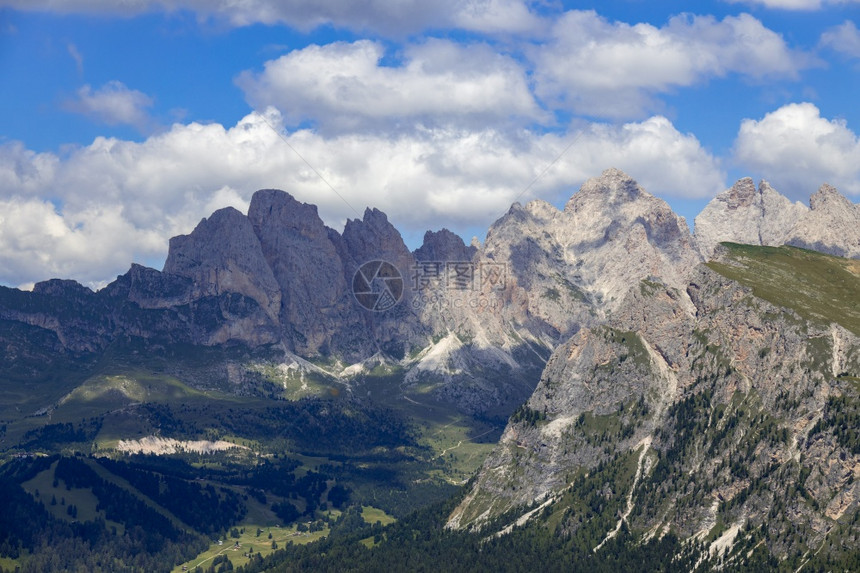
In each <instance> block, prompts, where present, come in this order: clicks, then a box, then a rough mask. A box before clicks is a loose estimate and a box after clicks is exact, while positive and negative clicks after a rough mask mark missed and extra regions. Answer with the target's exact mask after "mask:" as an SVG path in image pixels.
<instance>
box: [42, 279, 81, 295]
mask: <svg viewBox="0 0 860 573" xmlns="http://www.w3.org/2000/svg"><path fill="white" fill-rule="evenodd" d="M33 293H35V294H42V295H46V296H56V297H66V298H78V297H86V296H90V295H92V294H93V291H92V290H90V289H88V288H87V287H85V286H84V285H82V284H81V283H79V282H78V281H73V280H68V279H51V280H47V281H42V282H39V283H36V284H35V285H34V286H33Z"/></svg>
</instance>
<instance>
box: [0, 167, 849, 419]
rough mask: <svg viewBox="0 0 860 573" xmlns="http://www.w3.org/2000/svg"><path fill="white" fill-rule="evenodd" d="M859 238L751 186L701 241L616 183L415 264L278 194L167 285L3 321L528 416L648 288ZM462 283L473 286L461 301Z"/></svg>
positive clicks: (24, 296) (224, 216) (399, 250)
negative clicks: (270, 354) (755, 257)
mask: <svg viewBox="0 0 860 573" xmlns="http://www.w3.org/2000/svg"><path fill="white" fill-rule="evenodd" d="M858 223H860V208H858V207H857V206H855V205H853V204H852V203H851V202H850V201H848V200H847V199H845V198H844V197H842V196H841V195H839V193H838V192H837V191H836V190H835V189H833V188H832V187H829V186H826V185H825V186H823V187H822V188H821V189H820V190H819V191H818V193H816V194H815V195H814V196H813V198H812V200H811V208H809V209H807V208H806V207H804V206H802V205H800V204H792V203H791V202H790V201H788V200H787V199H785V198H784V197H782V196H781V195H779V194H778V193H777V192H776V191H774V190H773V189H772V188H771V187H770V186H769V185H768V184H767V183H766V182H762V184H761V186H760V187H759V189H758V190H756V189H755V187H754V186H753V184H752V181H751V180H749V179H743V180H741V181H739V182H738V183H736V184H735V185H734V186H733V187H732V188H731V189H729V190H727V191H725V192H724V193H722V194H720V195H719V196H717V197H716V198H715V199H714V200H713V201H711V203H710V204H709V205H708V206H707V207H706V208H705V210H704V211H703V212H702V214H701V215H699V216H698V217H697V218H696V233H695V235H691V234H690V233H689V230H688V228H687V225H686V223H685V221H684V220H683V218H681V217H679V216H677V215H676V214H675V213H673V212H672V210H671V208H670V207H669V205H668V204H666V203H665V202H664V201H662V200H661V199H658V198H657V197H655V196H653V195H651V194H649V193H648V192H647V191H645V190H644V189H642V188H641V187H640V186H639V185H638V184H637V183H636V182H635V181H634V180H633V179H631V178H630V177H629V176H627V175H626V174H624V173H623V172H621V171H619V170H617V169H608V170H607V171H605V172H604V173H603V174H602V175H601V176H600V177H596V178H593V179H590V180H589V181H587V182H586V183H585V184H583V186H582V188H581V189H580V190H579V191H578V192H577V193H575V194H574V195H573V196H572V197H571V198H570V200H569V201H568V202H567V204H566V205H565V207H564V209H563V210H558V209H556V208H555V207H553V206H552V205H550V204H548V203H546V202H543V201H540V200H535V201H531V202H530V203H528V204H526V205H524V206H523V205H520V204H518V203H516V204H514V205H513V206H512V207H511V208H510V210H509V211H508V213H506V214H505V215H504V216H503V217H501V218H500V219H499V220H498V221H496V222H495V223H494V224H493V225H492V226H491V227H490V229H489V231H488V234H487V239H486V241H485V244H484V245H483V246H481V245H469V246H467V245H465V244H464V243H463V241H462V239H460V238H459V237H458V236H456V235H454V234H453V233H451V232H450V231H447V230H445V229H442V230H441V231H438V232H429V231H428V233H427V234H426V235H425V242H424V245H422V246H421V247H420V248H419V249H417V250H416V251H415V252H414V253H412V252H410V251H409V250H408V248H407V247H406V245H405V244H404V242H403V239H402V237H401V235H400V233H399V232H398V231H397V229H395V228H394V226H393V225H392V224H391V223H390V222H389V221H388V218H387V217H386V215H385V214H384V213H382V212H381V211H379V210H377V209H371V208H368V209H367V210H366V211H365V213H364V216H363V218H362V219H353V220H349V221H347V223H346V226H345V228H344V230H343V232H342V233H339V232H337V231H335V230H333V229H331V228H328V227H327V226H326V225H325V224H324V223H323V221H322V219H320V217H319V214H318V212H317V209H316V207H315V206H313V205H309V204H305V203H302V202H300V201H297V200H296V199H295V198H293V197H292V196H291V195H289V194H288V193H285V192H283V191H278V190H273V189H268V190H261V191H258V192H257V193H255V194H254V197H253V199H252V201H251V205H250V208H249V211H248V214H247V215H244V214H242V213H240V212H239V211H237V210H235V209H233V208H226V209H221V210H218V211H216V212H215V213H213V214H212V215H211V216H210V217H208V218H206V219H203V220H202V221H201V222H200V223H199V224H198V225H197V227H196V228H195V229H194V230H193V231H192V232H191V233H189V234H188V235H180V236H177V237H174V238H172V239H171V240H170V249H169V254H168V256H167V260H166V262H165V265H164V268H163V270H162V271H157V270H154V269H148V268H145V267H141V266H138V265H132V268H131V269H130V270H129V271H128V273H126V274H125V275H122V276H120V277H118V278H117V280H116V281H114V282H113V283H111V284H110V285H108V286H107V287H106V288H104V289H102V290H101V291H99V292H98V293H93V292H91V291H89V290H88V289H85V288H83V287H81V286H80V285H78V284H77V283H74V282H73V281H58V280H52V281H46V282H43V283H39V284H37V285H36V287H35V288H34V290H33V292H32V293H24V292H20V291H16V290H15V289H6V288H4V289H0V320H5V321H12V323H19V324H26V325H28V326H29V327H34V328H38V329H41V331H42V332H44V333H45V335H47V336H48V337H49V338H50V337H54V338H55V339H56V342H55V343H52V344H55V345H58V347H59V348H63V349H65V351H67V352H71V353H72V354H79V353H85V354H86V353H90V354H93V355H97V354H98V353H99V352H102V351H103V350H104V349H105V348H107V347H108V345H110V344H112V343H113V342H114V341H116V340H122V339H126V338H129V337H131V338H134V339H141V340H144V341H159V344H162V343H183V344H191V345H201V346H218V345H227V346H234V345H242V346H247V347H249V348H263V347H265V348H270V349H272V348H274V349H280V350H276V352H280V353H286V354H284V357H285V358H284V360H287V361H288V362H289V361H292V360H293V359H292V358H290V356H298V357H303V358H310V359H322V360H327V361H332V360H333V361H335V362H336V363H338V364H340V366H339V367H338V368H340V369H343V370H344V372H348V370H347V367H348V366H349V365H352V364H359V363H361V362H362V361H365V360H368V359H370V358H371V357H374V356H383V357H387V358H386V360H388V361H390V362H392V363H397V364H399V365H400V366H401V367H403V368H405V369H406V370H407V371H412V374H410V375H409V377H408V380H409V381H411V382H412V383H417V382H418V381H420V380H428V379H430V378H432V379H433V380H434V384H435V385H436V391H437V392H438V393H440V394H441V395H445V396H448V398H450V399H451V400H453V401H456V402H458V403H459V404H461V405H465V407H466V408H467V409H469V410H481V409H485V408H487V407H488V405H489V404H493V403H498V402H509V403H514V402H516V401H517V400H520V401H521V400H522V399H525V397H527V396H528V393H530V391H531V388H532V387H533V384H534V383H536V372H539V371H540V370H541V369H542V368H543V362H544V361H545V360H546V359H547V358H548V356H549V354H550V353H551V351H552V350H553V349H554V348H555V347H556V346H557V345H558V344H560V343H562V342H564V341H565V340H567V339H568V338H569V337H570V336H571V335H573V334H575V333H576V332H577V331H578V330H579V329H580V328H582V327H587V326H593V325H595V324H599V323H601V322H602V321H604V320H605V317H606V315H607V313H611V312H612V311H613V310H614V309H616V308H617V307H618V306H619V305H620V304H621V303H622V301H623V300H624V298H625V297H626V295H627V292H628V291H629V289H630V288H631V286H635V285H636V284H638V282H639V281H640V280H642V279H647V278H649V277H656V278H658V280H659V281H661V282H663V283H665V284H667V285H669V286H672V287H673V288H678V289H683V288H684V287H685V285H686V283H687V281H688V279H689V277H690V276H691V274H692V272H693V271H694V269H695V267H696V265H697V264H698V263H699V262H701V261H702V260H705V259H707V258H709V257H710V256H711V254H712V253H713V251H714V249H715V248H716V244H717V243H718V242H719V241H736V242H741V243H748V244H764V245H771V244H782V243H783V242H785V243H789V244H795V245H802V246H806V247H808V248H813V249H818V250H821V251H824V252H831V253H837V254H846V255H848V256H860V239H858V233H860V224H858ZM374 260H381V261H387V262H389V263H391V264H392V265H393V266H394V267H396V268H397V270H398V271H399V273H400V275H401V278H402V279H403V284H404V289H403V292H402V300H400V301H399V303H398V304H397V305H395V306H393V307H392V308H390V309H388V310H386V311H385V312H371V311H368V310H367V309H365V308H363V307H362V306H361V305H360V304H357V301H356V299H355V297H354V296H353V292H352V289H353V278H354V276H355V273H356V271H357V270H358V268H359V266H360V265H362V264H363V263H365V262H368V261H374ZM434 264H435V266H433V265H434ZM458 264H459V267H458ZM458 269H459V271H458ZM491 270H492V271H493V272H495V273H497V274H498V275H499V276H497V277H496V278H497V279H498V280H497V281H496V282H494V283H492V284H491V283H490V282H487V281H486V280H485V279H486V278H487V276H484V275H486V274H487V273H489V272H490V271H491ZM483 271H487V272H486V273H484V274H482V272H483ZM428 272H432V273H436V274H435V276H432V277H430V276H429V275H428V274H427V273H428ZM456 272H460V273H461V275H462V276H460V278H459V280H460V281H461V283H462V281H463V280H464V279H468V284H465V283H463V284H459V285H457V284H454V278H456V277H454V278H452V277H453V275H452V274H451V273H456ZM463 273H465V275H463ZM419 275H420V276H419ZM449 275H450V276H449ZM431 279H432V280H431ZM452 336H453V338H451V337H452ZM17 344H18V343H16V345H17ZM338 368H336V369H335V370H334V371H333V374H334V375H336V376H337V375H338V372H339V371H340V370H339V369H338ZM478 372H481V374H476V373H478ZM500 388H501V390H500Z"/></svg>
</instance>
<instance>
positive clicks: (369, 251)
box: [343, 208, 413, 275]
mask: <svg viewBox="0 0 860 573" xmlns="http://www.w3.org/2000/svg"><path fill="white" fill-rule="evenodd" d="M343 242H344V244H345V247H346V250H347V252H348V253H349V255H350V256H351V258H352V260H353V261H354V262H355V263H356V264H358V265H360V264H362V263H365V262H367V261H370V260H386V261H389V262H391V263H393V264H394V265H396V266H397V267H398V268H399V269H400V270H401V273H404V275H405V274H408V272H409V268H410V267H411V266H412V262H413V258H412V253H411V252H410V251H409V249H408V248H407V247H406V243H404V242H403V237H402V236H401V235H400V231H398V230H397V229H396V228H395V227H394V225H392V224H391V222H390V221H389V220H388V216H387V215H386V214H385V213H383V212H382V211H380V210H379V209H375V208H374V209H371V208H367V209H365V211H364V217H363V218H362V219H349V220H347V222H346V225H345V226H344V229H343Z"/></svg>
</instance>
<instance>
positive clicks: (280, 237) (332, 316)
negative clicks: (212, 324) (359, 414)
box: [248, 189, 355, 356]
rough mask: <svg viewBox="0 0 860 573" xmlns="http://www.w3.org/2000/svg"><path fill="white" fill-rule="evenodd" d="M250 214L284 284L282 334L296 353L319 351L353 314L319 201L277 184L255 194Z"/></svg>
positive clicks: (274, 271)
mask: <svg viewBox="0 0 860 573" xmlns="http://www.w3.org/2000/svg"><path fill="white" fill-rule="evenodd" d="M248 219H249V220H250V223H251V225H252V226H253V229H254V233H255V234H256V236H257V237H258V238H259V242H260V246H261V248H262V253H263V256H264V258H265V260H266V262H267V263H268V266H269V268H270V269H271V272H272V275H273V276H274V278H275V280H276V281H277V284H278V286H279V287H280V292H281V308H280V313H279V319H280V324H281V327H282V329H283V333H284V337H285V338H286V340H287V341H289V345H290V347H291V349H293V350H295V351H296V352H297V353H298V354H300V355H307V356H310V355H314V354H317V353H318V352H319V351H320V349H321V348H324V347H325V346H326V345H327V343H329V342H330V340H331V336H332V334H333V333H334V332H336V331H337V329H338V328H339V327H340V326H341V325H342V324H343V323H347V324H349V323H351V322H353V321H354V320H355V311H354V309H353V307H352V305H351V304H350V298H349V297H350V291H349V290H348V288H349V287H348V285H347V283H346V279H345V273H344V269H343V262H342V261H341V259H340V257H339V256H338V253H337V250H336V248H335V246H334V244H333V243H332V242H331V240H330V239H329V229H328V228H327V227H326V226H325V224H324V223H323V221H322V219H320V217H319V215H318V213H317V208H316V206H314V205H308V204H305V203H301V202H299V201H296V200H295V199H294V198H293V197H292V196H291V195H289V194H288V193H284V192H283V191H277V190H273V189H267V190H262V191H258V192H257V193H255V194H254V196H253V198H252V199H251V205H250V207H249V209H248Z"/></svg>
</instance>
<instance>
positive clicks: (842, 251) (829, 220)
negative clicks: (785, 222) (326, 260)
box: [785, 184, 860, 258]
mask: <svg viewBox="0 0 860 573" xmlns="http://www.w3.org/2000/svg"><path fill="white" fill-rule="evenodd" d="M785 243H786V244H787V245H794V246H797V247H803V248H807V249H812V250H814V251H819V252H822V253H828V254H831V255H837V256H840V257H851V258H860V206H858V205H855V204H854V203H852V202H851V201H850V200H848V199H847V198H846V197H843V196H842V195H841V194H840V193H839V191H837V190H836V188H835V187H832V186H830V185H827V184H825V185H822V186H821V187H820V188H819V189H818V191H817V192H816V193H815V194H814V195H813V196H812V197H810V199H809V212H807V213H805V216H804V217H802V218H801V219H800V220H799V221H797V223H796V224H795V225H794V227H792V229H791V230H790V231H789V232H788V234H787V235H786V239H785Z"/></svg>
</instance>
